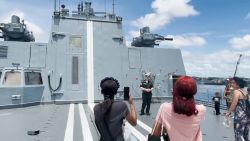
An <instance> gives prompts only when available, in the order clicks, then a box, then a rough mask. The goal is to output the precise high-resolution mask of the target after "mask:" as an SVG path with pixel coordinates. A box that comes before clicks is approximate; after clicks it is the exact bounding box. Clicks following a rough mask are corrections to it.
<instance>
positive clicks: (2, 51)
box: [0, 45, 8, 59]
mask: <svg viewBox="0 0 250 141" xmlns="http://www.w3.org/2000/svg"><path fill="white" fill-rule="evenodd" d="M7 54H8V46H3V45H0V59H6V58H7Z"/></svg>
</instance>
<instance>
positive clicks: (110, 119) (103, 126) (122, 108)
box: [94, 101, 129, 141]
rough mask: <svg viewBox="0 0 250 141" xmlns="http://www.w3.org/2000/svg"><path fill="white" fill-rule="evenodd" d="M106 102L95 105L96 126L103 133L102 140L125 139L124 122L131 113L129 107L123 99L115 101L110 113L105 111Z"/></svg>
mask: <svg viewBox="0 0 250 141" xmlns="http://www.w3.org/2000/svg"><path fill="white" fill-rule="evenodd" d="M105 102H106V101H104V102H102V103H100V104H97V105H96V106H95V107H94V114H95V122H96V126H97V127H98V130H99V132H100V134H101V135H102V136H101V139H100V140H101V141H111V140H113V139H115V140H116V141H123V131H122V124H123V120H124V119H125V118H126V116H127V115H128V113H129V110H128V107H127V105H126V104H125V102H123V101H121V102H113V103H112V106H111V109H110V111H109V113H105V112H104V111H103V105H104V104H105ZM104 120H105V121H104ZM105 122H106V123H105ZM110 134H112V135H110ZM112 138H113V139H112Z"/></svg>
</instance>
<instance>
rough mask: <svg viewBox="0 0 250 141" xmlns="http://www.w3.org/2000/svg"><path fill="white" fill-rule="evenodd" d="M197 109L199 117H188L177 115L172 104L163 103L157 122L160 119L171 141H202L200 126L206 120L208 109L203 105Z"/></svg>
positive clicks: (197, 106)
mask: <svg viewBox="0 0 250 141" xmlns="http://www.w3.org/2000/svg"><path fill="white" fill-rule="evenodd" d="M196 109H197V110H198V114H197V115H192V116H186V115H183V114H177V113H175V112H174V110H173V105H172V103H163V104H162V105H161V107H160V110H159V111H160V112H161V114H160V115H157V118H156V121H157V120H158V119H159V121H162V124H163V126H164V127H165V128H166V129H167V133H168V135H169V138H170V140H173V141H201V140H202V134H201V130H200V124H201V121H202V120H203V119H204V116H205V111H206V108H205V107H204V106H203V105H196ZM199 130H200V131H199Z"/></svg>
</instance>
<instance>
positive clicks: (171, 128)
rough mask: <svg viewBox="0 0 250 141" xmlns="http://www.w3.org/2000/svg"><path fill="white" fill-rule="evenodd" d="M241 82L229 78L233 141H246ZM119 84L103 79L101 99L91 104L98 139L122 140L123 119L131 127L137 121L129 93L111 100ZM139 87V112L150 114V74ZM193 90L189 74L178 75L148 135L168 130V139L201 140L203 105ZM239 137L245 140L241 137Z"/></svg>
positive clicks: (227, 114) (243, 92) (179, 140)
mask: <svg viewBox="0 0 250 141" xmlns="http://www.w3.org/2000/svg"><path fill="white" fill-rule="evenodd" d="M243 82H244V81H242V79H240V78H236V77H234V78H233V79H232V86H233V87H234V92H233V95H234V96H233V99H232V103H231V106H230V108H229V110H228V112H227V113H226V116H229V115H230V114H231V112H233V111H235V119H234V129H235V138H236V139H235V140H236V141H248V132H249V127H248V124H249V118H246V114H244V110H246V106H245V103H244V102H245V100H246V99H247V95H246V92H245V91H243V90H242V88H243V87H244V86H245V85H243ZM119 86H120V85H119V82H118V81H117V80H116V79H114V78H112V77H107V78H104V79H103V80H102V81H101V83H100V87H101V89H102V90H101V92H102V94H103V96H104V101H103V102H101V103H99V104H97V105H96V106H95V107H94V115H95V124H96V126H97V129H98V130H99V132H100V135H101V137H100V141H124V136H123V129H122V127H123V124H124V119H126V120H127V121H128V122H129V123H130V124H131V125H133V126H136V124H137V114H136V111H135V105H134V101H133V98H132V95H130V96H129V100H128V101H127V102H125V101H115V100H114V96H115V94H116V93H117V90H118V88H119ZM140 89H141V90H142V101H143V102H142V106H141V111H140V112H141V113H140V115H144V114H146V115H150V103H151V98H152V90H153V83H152V81H150V75H149V74H146V75H145V78H144V80H143V81H142V83H141V85H140ZM196 93H197V85H196V81H195V80H194V79H193V78H192V77H189V76H181V77H180V78H178V79H177V81H176V82H175V84H174V86H173V100H172V102H164V103H162V104H161V106H160V108H159V110H158V113H157V116H156V118H155V122H154V124H153V126H152V129H153V130H152V132H151V135H150V136H149V137H151V136H156V137H160V136H161V135H162V134H166V133H167V135H168V139H169V140H170V141H202V133H201V127H200V124H201V122H202V120H203V119H204V116H205V112H206V108H205V106H203V105H199V104H196V102H195V99H194V95H195V94H196ZM145 108H146V111H145ZM187 129H188V130H187ZM241 138H244V139H245V140H241ZM148 139H150V138H148Z"/></svg>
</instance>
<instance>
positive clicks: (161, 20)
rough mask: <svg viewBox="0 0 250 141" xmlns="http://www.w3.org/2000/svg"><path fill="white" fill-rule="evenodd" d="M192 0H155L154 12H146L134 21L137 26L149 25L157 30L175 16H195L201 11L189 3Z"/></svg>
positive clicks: (153, 4)
mask: <svg viewBox="0 0 250 141" xmlns="http://www.w3.org/2000/svg"><path fill="white" fill-rule="evenodd" d="M190 1H191V0H155V1H154V2H153V3H152V5H151V7H152V9H153V13H149V14H146V15H145V16H142V17H140V18H138V19H137V20H135V21H132V25H134V26H136V27H139V28H141V27H144V26H149V27H150V28H151V30H157V29H160V28H162V27H164V26H165V25H167V24H169V23H170V22H171V20H172V19H174V18H181V17H189V16H195V15H198V14H199V13H198V12H197V11H196V10H195V9H194V7H193V6H192V5H190V4H189V2H190Z"/></svg>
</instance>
